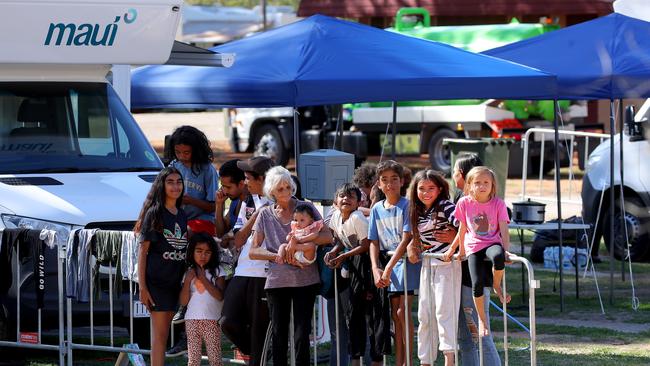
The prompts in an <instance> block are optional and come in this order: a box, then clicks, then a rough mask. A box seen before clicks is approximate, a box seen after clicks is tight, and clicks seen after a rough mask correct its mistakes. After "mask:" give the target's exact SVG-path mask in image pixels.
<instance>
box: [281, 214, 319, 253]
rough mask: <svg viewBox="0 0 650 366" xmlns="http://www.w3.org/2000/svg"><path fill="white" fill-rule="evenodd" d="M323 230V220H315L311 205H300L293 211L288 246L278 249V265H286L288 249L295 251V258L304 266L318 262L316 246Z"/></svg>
mask: <svg viewBox="0 0 650 366" xmlns="http://www.w3.org/2000/svg"><path fill="white" fill-rule="evenodd" d="M322 228H323V220H315V219H314V211H313V210H312V209H311V207H310V206H309V205H305V204H299V205H297V206H296V208H295V210H294V211H293V220H292V221H291V232H290V233H289V235H287V242H288V244H281V245H280V247H279V248H278V255H277V257H276V259H275V261H276V262H277V263H280V264H282V263H284V257H285V255H286V251H287V249H288V248H293V249H294V250H295V254H294V257H295V258H296V260H297V261H298V262H300V263H301V264H304V265H308V264H312V263H314V261H315V260H316V244H314V243H313V241H314V240H316V238H318V232H319V231H320V230H321V229H322Z"/></svg>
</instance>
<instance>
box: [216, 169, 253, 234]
mask: <svg viewBox="0 0 650 366" xmlns="http://www.w3.org/2000/svg"><path fill="white" fill-rule="evenodd" d="M238 161H240V160H239V159H233V160H228V161H227V162H225V163H223V165H222V166H221V167H220V168H219V181H220V183H221V187H220V188H219V189H218V190H217V192H216V193H215V199H216V201H215V212H214V216H215V217H214V221H215V226H216V234H217V237H220V238H222V239H223V235H224V234H226V233H227V232H229V231H231V230H232V228H233V226H234V225H235V222H236V221H237V216H238V215H239V209H240V208H241V206H242V203H243V201H244V199H245V198H246V197H247V196H248V189H246V176H245V175H244V171H243V170H241V169H239V167H238V166H237V162H238ZM226 199H230V207H229V208H228V212H227V213H226V212H225V210H224V206H225V203H226ZM223 244H224V243H223V241H222V245H223Z"/></svg>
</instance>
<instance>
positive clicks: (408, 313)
mask: <svg viewBox="0 0 650 366" xmlns="http://www.w3.org/2000/svg"><path fill="white" fill-rule="evenodd" d="M402 260H403V261H404V346H405V349H404V354H405V356H406V366H411V352H410V350H409V348H410V347H409V342H410V340H411V333H410V332H409V318H410V317H411V309H409V306H408V304H409V295H408V279H407V277H408V270H407V266H408V263H407V259H406V257H404V258H402Z"/></svg>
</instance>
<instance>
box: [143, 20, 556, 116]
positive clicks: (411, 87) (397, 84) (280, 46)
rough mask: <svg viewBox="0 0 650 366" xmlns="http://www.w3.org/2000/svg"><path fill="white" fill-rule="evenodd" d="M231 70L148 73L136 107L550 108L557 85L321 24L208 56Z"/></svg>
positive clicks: (517, 69)
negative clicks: (421, 103)
mask: <svg viewBox="0 0 650 366" xmlns="http://www.w3.org/2000/svg"><path fill="white" fill-rule="evenodd" d="M212 50H213V51H216V52H223V53H235V54H236V58H235V64H234V65H233V66H232V67H231V68H227V69H226V68H210V67H197V66H187V67H183V66H147V67H143V68H140V69H137V70H135V71H134V72H133V79H132V94H131V98H132V99H131V102H132V106H133V107H134V108H209V107H226V106H232V107H281V106H292V107H299V106H309V105H324V104H339V103H347V102H370V101H400V100H428V99H460V98H503V99H506V98H507V99H553V97H554V96H555V92H556V89H555V77H554V76H551V75H548V74H545V73H542V72H539V71H537V70H534V69H531V68H528V67H524V66H520V65H517V64H514V63H511V62H507V61H502V60H498V59H495V58H492V57H488V56H484V55H480V54H474V53H471V52H467V51H463V50H460V49H457V48H454V47H451V46H447V45H444V44H441V43H436V42H431V41H426V40H422V39H417V38H413V37H408V36H404V35H400V34H396V33H393V32H387V31H384V30H381V29H377V28H373V27H369V26H365V25H361V24H357V23H352V22H348V21H343V20H338V19H334V18H330V17H326V16H322V15H315V16H312V17H310V18H308V19H305V20H302V21H299V22H296V23H293V24H290V25H287V26H284V27H280V28H276V29H273V30H270V31H267V32H264V33H260V34H257V35H255V36H252V37H249V38H246V39H242V40H239V41H235V42H231V43H228V44H225V45H222V46H219V47H215V48H213V49H212Z"/></svg>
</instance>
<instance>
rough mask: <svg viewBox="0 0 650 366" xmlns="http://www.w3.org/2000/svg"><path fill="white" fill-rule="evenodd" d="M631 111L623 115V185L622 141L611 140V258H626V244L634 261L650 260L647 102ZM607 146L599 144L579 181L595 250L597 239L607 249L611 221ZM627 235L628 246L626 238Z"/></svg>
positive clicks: (584, 214) (608, 145) (649, 113)
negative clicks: (613, 189) (612, 221)
mask: <svg viewBox="0 0 650 366" xmlns="http://www.w3.org/2000/svg"><path fill="white" fill-rule="evenodd" d="M632 114H633V113H632V110H631V109H628V111H627V113H626V121H625V131H624V135H623V181H622V184H621V175H620V166H621V164H620V150H621V138H620V135H619V134H617V135H616V137H615V138H614V188H615V190H616V191H615V195H616V201H615V208H616V213H615V214H614V217H613V218H614V238H615V239H614V243H615V247H614V249H615V250H614V255H615V256H616V258H625V257H626V253H627V252H626V250H627V248H626V245H627V242H629V245H630V247H629V250H630V257H631V259H632V260H634V261H644V260H649V259H650V242H649V240H650V170H648V169H647V168H646V166H645V164H646V163H645V160H644V159H646V158H647V157H648V156H650V139H648V138H649V137H650V135H648V132H649V131H650V128H648V120H649V119H650V99H648V100H646V101H645V103H644V104H643V105H642V106H641V108H640V109H639V111H638V113H636V115H634V116H633V115H632ZM610 151H611V150H610V142H609V140H608V141H605V142H603V143H602V144H600V145H599V146H598V147H597V148H596V149H595V150H594V151H593V152H592V153H591V155H589V160H588V161H587V171H586V174H585V175H584V177H583V179H582V215H583V216H584V219H585V222H587V223H589V224H591V225H593V227H594V228H595V230H596V236H595V237H596V240H595V242H594V243H595V244H594V245H595V246H596V250H597V249H598V245H599V244H598V243H600V238H601V237H603V238H604V239H605V245H606V247H607V248H610V246H611V243H612V240H610V235H609V227H610V222H611V219H612V217H611V216H610V215H609V192H610V187H611V184H610V180H609V178H610V174H609V172H610ZM621 189H622V192H623V197H624V199H625V204H624V208H625V210H624V211H625V215H624V217H625V223H626V226H627V228H626V229H627V231H624V230H623V225H622V224H621V223H622V217H621V212H622V211H621V207H622V206H621V200H620V193H621ZM626 233H627V242H626V240H625V234H626Z"/></svg>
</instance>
